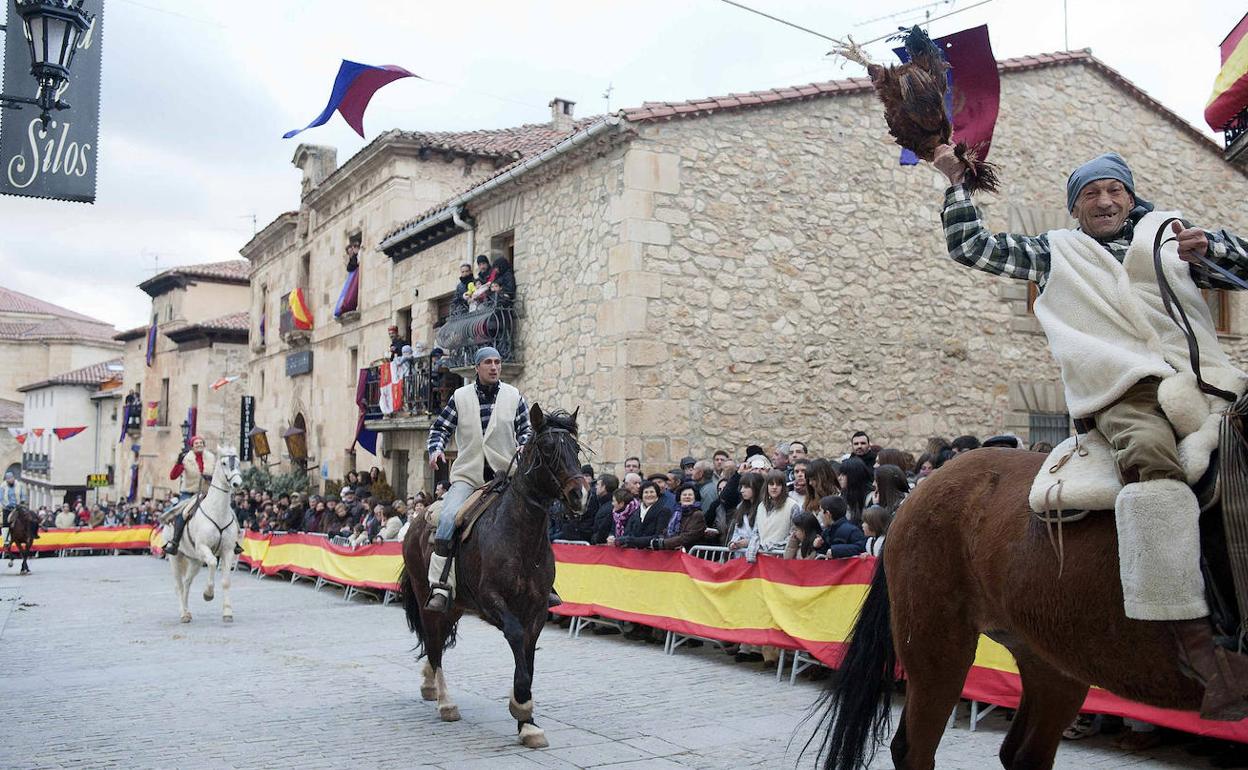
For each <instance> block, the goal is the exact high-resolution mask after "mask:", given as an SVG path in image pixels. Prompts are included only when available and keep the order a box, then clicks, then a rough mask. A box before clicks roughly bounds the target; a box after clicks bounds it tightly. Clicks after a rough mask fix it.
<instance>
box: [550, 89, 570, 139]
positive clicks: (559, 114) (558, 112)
mask: <svg viewBox="0 0 1248 770" xmlns="http://www.w3.org/2000/svg"><path fill="white" fill-rule="evenodd" d="M575 106H576V102H570V101H568V100H567V99H560V98H559V97H558V96H556V97H555V98H554V99H551V100H550V127H551V128H553V129H554V130H556V131H571V130H572V124H573V122H574V119H573V117H572V108H573V107H575Z"/></svg>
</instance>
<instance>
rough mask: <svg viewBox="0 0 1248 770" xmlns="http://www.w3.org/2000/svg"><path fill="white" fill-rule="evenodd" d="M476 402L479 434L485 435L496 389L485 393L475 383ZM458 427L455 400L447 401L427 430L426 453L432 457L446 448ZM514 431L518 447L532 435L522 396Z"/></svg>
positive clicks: (526, 404)
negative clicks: (477, 404)
mask: <svg viewBox="0 0 1248 770" xmlns="http://www.w3.org/2000/svg"><path fill="white" fill-rule="evenodd" d="M476 388H477V401H479V402H480V403H481V433H482V434H484V433H485V429H486V428H488V427H489V425H490V418H491V417H493V416H494V400H495V399H496V398H497V397H498V388H494V390H493V391H492V392H489V393H487V392H485V391H484V390H483V389H482V388H481V383H480V382H477V383H476ZM458 425H459V410H458V409H456V407H455V399H453V398H452V399H449V400H448V401H447V402H446V406H444V407H442V413H441V414H439V415H438V419H436V420H434V422H433V427H432V428H430V429H429V443H428V444H426V445H425V449H426V451H427V452H428V453H429V454H430V455H432V454H433V453H434V452H441V451H443V450H444V449H445V448H446V444H447V442H449V441H450V440H451V436H452V435H454V434H455V428H456V426H458ZM513 427H514V428H515V431H516V441H517V443H518V444H519V445H520V446H524V445H525V444H526V443H528V441H529V438H530V437H531V436H532V434H533V428H532V427H531V426H530V425H529V405H528V403H527V402H526V401H525V400H524V396H520V403H519V404H517V405H516V419H515V422H514V423H513Z"/></svg>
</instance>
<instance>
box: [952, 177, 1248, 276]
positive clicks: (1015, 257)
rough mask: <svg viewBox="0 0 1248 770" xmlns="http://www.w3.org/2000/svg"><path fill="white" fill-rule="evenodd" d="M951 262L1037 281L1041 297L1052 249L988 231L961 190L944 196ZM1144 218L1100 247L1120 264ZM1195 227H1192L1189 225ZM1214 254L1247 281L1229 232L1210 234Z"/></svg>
mask: <svg viewBox="0 0 1248 770" xmlns="http://www.w3.org/2000/svg"><path fill="white" fill-rule="evenodd" d="M941 220H942V221H943V222H944V226H945V240H946V242H947V244H948V247H949V256H950V257H952V258H953V260H954V261H955V262H958V263H960V264H963V265H966V266H967V267H973V268H975V269H977V270H983V271H984V272H986V273H992V274H993V275H1005V276H1009V277H1010V278H1018V279H1020V280H1023V281H1034V282H1035V284H1036V286H1037V287H1039V289H1040V291H1044V284H1045V283H1046V282H1047V281H1048V279H1049V263H1050V258H1051V255H1052V248H1051V247H1050V246H1049V239H1048V237H1047V236H1045V235H1018V234H1015V233H997V234H996V235H993V234H992V233H990V232H989V231H988V229H987V228H986V227H984V224H983V222H982V221H980V218H979V210H978V209H977V208H976V207H975V203H974V201H972V200H971V194H970V192H969V191H967V189H966V187H965V186H964V185H960V184H956V185H953V186H952V187H950V188H949V189H948V190H946V191H945V208H944V210H943V211H942V212H941ZM1138 221H1139V216H1134V217H1129V218H1128V219H1127V221H1126V223H1124V224H1123V227H1122V230H1121V231H1120V232H1119V233H1118V235H1117V236H1115V237H1114V238H1111V239H1109V240H1103V241H1098V242H1099V243H1100V244H1101V245H1102V246H1104V247H1105V249H1106V250H1107V251H1109V253H1110V254H1113V255H1114V258H1115V259H1117V260H1118V261H1119V262H1121V261H1122V260H1123V259H1124V258H1125V257H1126V255H1127V249H1128V248H1129V247H1130V246H1131V238H1132V237H1133V236H1134V235H1135V224H1136V222H1138ZM1189 226H1190V225H1189ZM1205 236H1206V237H1208V239H1209V250H1208V251H1207V252H1206V253H1205V256H1206V257H1208V258H1209V260H1210V261H1211V262H1213V263H1214V264H1216V265H1217V266H1218V267H1221V268H1223V269H1224V270H1226V271H1228V272H1230V273H1233V274H1234V275H1236V276H1239V277H1241V278H1248V242H1246V241H1244V240H1243V239H1242V238H1239V237H1237V236H1235V235H1232V234H1231V233H1229V232H1227V231H1226V230H1219V231H1217V232H1210V231H1207V230H1206V231H1205ZM1191 274H1192V280H1193V281H1195V282H1196V285H1197V286H1199V287H1201V288H1203V289H1238V288H1239V287H1238V286H1235V285H1234V284H1231V283H1229V282H1228V281H1226V280H1225V279H1223V278H1221V277H1220V276H1217V275H1213V274H1211V273H1210V272H1208V271H1207V270H1204V269H1199V268H1196V267H1195V266H1193V269H1192V270H1191Z"/></svg>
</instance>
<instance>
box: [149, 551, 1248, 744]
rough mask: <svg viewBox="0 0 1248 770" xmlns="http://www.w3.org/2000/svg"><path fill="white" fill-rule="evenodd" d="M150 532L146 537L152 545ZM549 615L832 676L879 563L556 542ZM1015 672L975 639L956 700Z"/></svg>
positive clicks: (1118, 705)
mask: <svg viewBox="0 0 1248 770" xmlns="http://www.w3.org/2000/svg"><path fill="white" fill-rule="evenodd" d="M159 540H160V535H159V532H158V531H157V532H155V533H154V534H153V543H154V545H158V544H159ZM553 548H554V553H555V560H556V566H557V568H556V571H555V589H556V590H557V591H558V592H559V595H560V597H562V598H563V604H562V605H561V606H559V607H556V608H555V609H554V610H552V611H553V612H555V613H557V614H560V615H568V616H586V615H600V616H602V617H605V618H610V619H613V620H624V621H630V622H634V623H643V624H645V625H648V626H652V627H654V628H660V629H663V630H668V631H675V632H676V633H680V634H685V635H689V636H699V637H704V638H707V639H716V640H719V641H723V642H730V643H740V644H756V645H771V646H775V647H783V648H785V649H790V650H802V651H804V652H806V653H807V654H809V655H811V656H812V657H814V658H816V659H818V660H819V661H820V662H822V663H824V664H825V665H828V666H832V667H836V666H837V665H838V664H839V663H840V660H841V657H842V656H843V654H844V649H845V642H846V639H848V637H849V635H850V633H851V631H852V630H853V624H854V621H855V620H856V619H857V616H858V609H859V607H860V606H861V605H862V602H863V600H864V599H865V598H866V595H867V590H868V588H869V586H870V582H871V578H872V575H873V574H874V572H875V565H876V560H875V559H873V558H867V559H832V560H812V561H804V560H785V559H777V558H773V557H770V556H760V557H759V558H758V560H757V561H756V562H754V563H750V562H748V561H746V560H745V559H734V560H732V561H729V562H728V563H726V564H718V563H714V562H710V561H707V560H704V559H698V558H696V557H692V556H689V555H688V554H685V553H681V552H677V551H645V550H637V549H629V548H608V547H604V546H583V545H564V544H556V545H554V546H553ZM240 559H241V561H243V563H245V564H248V565H251V566H252V567H253V568H257V569H259V571H260V572H261V573H263V574H265V575H272V574H274V573H277V572H284V571H285V572H294V573H297V574H300V575H305V576H307V577H322V578H324V579H326V580H328V581H330V582H333V583H337V584H339V585H346V586H355V587H362V588H364V587H366V588H376V589H383V590H390V591H397V590H398V582H397V581H398V577H399V574H400V571H401V570H402V566H403V556H402V544H401V543H398V542H386V543H381V544H379V545H369V546H363V547H360V548H354V549H353V548H344V547H341V546H337V545H333V544H332V543H330V542H329V541H328V540H327V539H326V538H325V537H323V536H319V535H305V534H295V533H277V534H266V535H261V534H258V533H255V532H247V533H246V535H245V537H244V540H243V555H242V556H241V557H240ZM1021 695H1022V685H1021V680H1020V678H1019V675H1018V667H1017V666H1016V665H1015V663H1014V659H1013V657H1012V656H1011V655H1010V653H1009V651H1007V650H1006V649H1005V648H1004V647H1002V646H1001V645H999V644H997V643H996V642H993V641H992V640H990V639H988V638H987V637H980V640H979V648H978V650H977V652H976V656H975V663H974V665H973V666H972V668H971V670H970V672H969V673H968V674H967V678H966V683H965V685H964V687H963V696H964V697H966V698H970V699H972V700H976V701H979V702H981V703H992V704H996V705H1000V706H1006V707H1009V708H1017V706H1018V702H1019V698H1020V696H1021ZM1083 710H1084V711H1089V712H1093V713H1098V714H1115V715H1118V716H1124V717H1130V718H1132V719H1138V720H1141V721H1144V722H1148V723H1150V724H1155V725H1161V726H1164V727H1171V728H1175V729H1178V730H1183V731H1184V732H1188V733H1193V734H1196V735H1208V736H1214V737H1219V738H1226V739H1229V740H1234V741H1240V742H1244V743H1248V720H1246V721H1244V722H1240V723H1236V722H1210V721H1205V720H1202V719H1200V718H1199V717H1198V716H1197V715H1196V714H1195V713H1193V712H1186V711H1172V710H1168V709H1159V708H1154V707H1151V706H1145V705H1142V704H1139V703H1135V702H1133V701H1128V700H1125V699H1123V698H1119V697H1118V696H1116V695H1113V694H1111V693H1108V692H1105V691H1104V690H1100V689H1096V688H1093V689H1092V690H1091V692H1090V693H1089V694H1088V698H1087V700H1086V701H1085V702H1084V705H1083Z"/></svg>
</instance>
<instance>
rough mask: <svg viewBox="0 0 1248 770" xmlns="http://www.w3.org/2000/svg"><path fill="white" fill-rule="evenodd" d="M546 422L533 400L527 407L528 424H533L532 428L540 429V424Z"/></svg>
mask: <svg viewBox="0 0 1248 770" xmlns="http://www.w3.org/2000/svg"><path fill="white" fill-rule="evenodd" d="M545 423H546V415H544V414H542V408H541V407H540V406H538V405H537V403H536V402H535V403H534V404H533V406H532V407H531V408H530V409H529V424H530V425H532V426H533V430H535V431H536V430H541V429H542V425H544V424H545Z"/></svg>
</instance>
